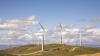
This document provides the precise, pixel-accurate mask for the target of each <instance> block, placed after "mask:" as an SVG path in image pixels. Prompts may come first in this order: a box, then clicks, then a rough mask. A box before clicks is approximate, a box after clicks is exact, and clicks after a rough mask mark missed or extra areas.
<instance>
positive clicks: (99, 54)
mask: <svg viewBox="0 0 100 56" xmlns="http://www.w3.org/2000/svg"><path fill="white" fill-rule="evenodd" d="M76 56H100V53H95V54H84V55H76Z"/></svg>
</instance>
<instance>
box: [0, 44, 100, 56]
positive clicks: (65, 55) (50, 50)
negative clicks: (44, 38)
mask: <svg viewBox="0 0 100 56" xmlns="http://www.w3.org/2000/svg"><path fill="white" fill-rule="evenodd" d="M3 52H4V53H7V54H10V55H16V56H18V55H19V56H20V55H21V56H75V55H80V54H93V53H100V48H91V47H78V46H69V45H60V44H48V45H45V47H44V52H41V45H26V46H21V47H16V48H10V49H6V50H4V51H3ZM0 56H5V55H2V54H0ZM7 56H9V55H7Z"/></svg>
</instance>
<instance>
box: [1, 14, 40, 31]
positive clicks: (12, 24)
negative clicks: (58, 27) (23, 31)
mask: <svg viewBox="0 0 100 56" xmlns="http://www.w3.org/2000/svg"><path fill="white" fill-rule="evenodd" d="M37 23H38V21H37V20H36V18H35V16H30V17H27V18H25V19H22V20H19V19H12V20H5V21H2V20H1V21H0V29H1V30H3V29H4V30H8V29H16V28H20V27H26V26H29V25H35V24H37Z"/></svg>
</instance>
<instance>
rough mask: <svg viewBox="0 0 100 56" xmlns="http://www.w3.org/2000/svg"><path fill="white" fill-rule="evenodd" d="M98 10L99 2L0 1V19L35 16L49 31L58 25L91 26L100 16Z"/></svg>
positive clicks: (56, 0)
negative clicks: (93, 20) (94, 19)
mask: <svg viewBox="0 0 100 56" xmlns="http://www.w3.org/2000/svg"><path fill="white" fill-rule="evenodd" d="M99 10H100V0H0V18H1V19H3V20H6V19H9V20H10V19H15V18H18V19H22V18H25V17H28V16H36V17H37V18H38V20H39V21H40V22H41V23H42V24H43V25H44V26H45V27H46V28H49V29H51V28H52V27H54V26H55V25H57V24H60V23H62V24H66V25H75V26H78V27H79V26H82V25H87V24H91V22H90V21H91V19H93V18H95V17H99V16H100V11H99ZM51 22H52V23H51Z"/></svg>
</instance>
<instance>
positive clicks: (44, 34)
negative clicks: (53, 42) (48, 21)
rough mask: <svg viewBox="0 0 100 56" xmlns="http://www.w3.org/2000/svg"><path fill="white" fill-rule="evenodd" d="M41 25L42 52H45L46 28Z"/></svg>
mask: <svg viewBox="0 0 100 56" xmlns="http://www.w3.org/2000/svg"><path fill="white" fill-rule="evenodd" d="M39 25H40V26H41V28H42V30H43V36H42V52H43V51H44V38H45V28H44V27H43V25H42V24H41V23H40V22H39Z"/></svg>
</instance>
